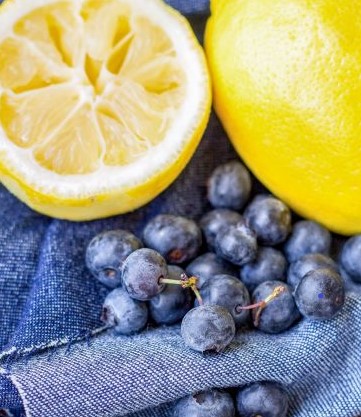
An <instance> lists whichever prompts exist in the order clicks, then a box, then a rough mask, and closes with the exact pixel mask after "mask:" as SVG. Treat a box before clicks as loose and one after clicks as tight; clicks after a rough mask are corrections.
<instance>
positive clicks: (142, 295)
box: [122, 248, 168, 300]
mask: <svg viewBox="0 0 361 417" xmlns="http://www.w3.org/2000/svg"><path fill="white" fill-rule="evenodd" d="M122 276H123V285H124V288H125V289H126V290H127V292H128V294H129V295H130V296H131V297H132V298H135V299H136V300H150V299H151V298H152V297H155V296H156V295H157V294H159V293H160V292H161V291H162V290H163V289H164V284H162V283H161V282H160V281H161V279H162V278H167V277H168V267H167V263H166V261H165V260H164V258H163V257H162V256H161V255H160V254H159V253H158V252H156V251H155V250H153V249H148V248H144V249H138V250H137V251H135V252H133V253H131V254H130V255H129V256H128V258H127V259H126V260H125V262H124V264H123V269H122Z"/></svg>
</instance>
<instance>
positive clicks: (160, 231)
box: [143, 214, 202, 264]
mask: <svg viewBox="0 0 361 417" xmlns="http://www.w3.org/2000/svg"><path fill="white" fill-rule="evenodd" d="M143 237H144V242H145V244H146V246H148V247H149V248H152V249H154V250H156V251H158V252H159V253H160V254H161V255H163V256H164V258H165V259H166V260H167V262H169V263H172V264H181V263H183V262H187V261H189V260H190V259H193V258H194V257H195V256H197V253H198V252H199V249H200V247H201V245H202V232H201V230H200V229H199V227H198V226H197V224H196V223H195V222H194V221H193V220H190V219H186V218H185V217H180V216H173V215H171V214H160V215H158V216H156V217H154V218H153V219H152V220H151V221H150V222H149V223H148V224H147V226H146V227H145V229H144V232H143Z"/></svg>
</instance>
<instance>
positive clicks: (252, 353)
mask: <svg viewBox="0 0 361 417" xmlns="http://www.w3.org/2000/svg"><path fill="white" fill-rule="evenodd" d="M0 2H1V0H0ZM169 3H171V4H172V5H173V6H175V7H178V8H179V10H181V11H182V12H183V13H186V14H188V15H190V20H191V22H192V24H193V26H194V28H195V30H196V32H197V33H198V34H199V35H201V34H202V32H203V24H204V20H205V19H204V17H205V16H206V15H207V13H208V2H207V1H201V0H199V1H197V0H195V1H187V0H183V1H182V0H171V1H169ZM202 16H203V17H202ZM234 157H235V153H234V151H233V150H232V148H231V146H230V144H229V142H228V140H227V138H226V136H225V134H224V132H223V130H222V128H221V126H220V124H219V122H218V121H217V119H216V118H215V117H214V116H212V118H211V121H210V123H209V126H208V129H207V132H206V134H205V137H204V139H203V141H202V144H201V146H200V148H199V149H198V151H197V153H196V155H195V156H194V158H193V160H192V162H191V164H190V165H189V166H188V167H187V168H186V169H185V171H184V172H183V174H182V175H181V177H180V178H179V179H178V180H177V181H176V182H175V183H174V184H173V185H172V186H171V187H170V188H169V189H168V190H167V191H165V192H164V193H163V194H162V195H160V196H159V197H158V198H157V199H156V200H154V201H153V202H152V203H151V204H149V205H148V206H146V207H144V208H142V209H140V210H138V211H136V212H134V213H131V214H128V215H126V216H117V217H113V218H110V219H105V220H99V221H94V222H87V223H72V222H67V221H61V220H53V219H49V218H47V217H44V216H42V215H39V214H37V213H34V212H33V211H32V210H30V209H29V208H27V207H26V206H24V205H23V204H22V203H20V202H19V201H18V200H17V199H16V198H14V197H13V196H12V195H10V194H9V193H8V192H7V191H6V190H5V189H4V188H3V187H2V186H0V303H1V304H0V305H1V309H0V349H1V351H2V353H1V354H0V373H1V374H0V408H1V407H4V408H12V409H17V410H18V411H16V414H17V415H20V414H22V413H23V412H24V411H21V410H22V408H23V407H25V410H26V413H27V414H26V415H27V416H31V417H68V416H79V417H93V416H95V415H96V416H101V417H115V416H120V415H126V414H127V415H128V413H131V414H129V415H132V416H133V417H135V416H137V417H148V416H152V417H153V416H158V417H170V416H171V409H172V405H171V403H170V402H171V401H173V400H176V399H177V398H180V397H182V396H184V395H186V394H189V393H191V392H194V391H198V390H202V389H206V388H210V387H232V386H236V385H242V384H244V383H247V382H250V381H257V380H261V379H270V380H277V381H280V382H282V383H284V384H285V385H286V386H287V389H288V391H289V393H290V398H291V400H290V401H291V410H290V416H296V417H313V416H315V417H316V416H317V417H356V416H358V415H361V354H360V352H361V350H360V348H361V288H360V287H361V285H360V286H358V285H353V286H352V285H350V286H349V289H350V292H349V293H348V298H347V303H346V307H345V308H344V310H343V311H342V313H341V314H339V315H338V316H337V318H336V319H335V320H331V321H327V322H323V323H317V322H310V321H306V320H304V321H302V322H300V323H299V324H298V325H297V326H296V327H295V328H293V329H292V330H291V331H289V332H286V333H284V334H282V335H281V336H267V335H263V334H260V333H258V332H249V333H241V334H239V335H238V337H237V339H236V340H235V342H234V343H233V344H232V345H231V346H230V347H229V348H228V349H227V350H226V351H225V352H224V353H222V354H220V355H200V354H198V353H196V352H192V351H190V350H189V349H187V348H185V346H184V345H183V343H182V340H181V338H180V336H179V328H178V327H177V326H175V327H172V328H160V329H156V330H154V329H148V330H147V331H145V332H143V333H142V334H140V335H138V336H135V337H130V338H125V337H117V338H114V337H112V336H111V334H109V332H105V331H104V329H103V328H102V324H101V322H100V321H99V312H100V309H101V304H102V300H103V299H104V297H105V294H106V292H107V290H106V289H105V288H104V287H102V286H101V285H100V284H98V283H97V282H96V281H95V280H94V279H93V278H92V277H91V276H90V274H89V272H88V271H87V270H86V268H85V265H84V251H85V248H86V245H87V244H88V242H89V241H90V239H91V238H92V237H93V236H94V235H95V234H96V233H98V232H100V231H103V230H110V229H114V228H122V227H124V228H127V229H130V230H132V231H133V232H135V233H136V234H137V235H141V231H142V229H143V227H144V225H145V223H146V222H147V221H148V220H149V219H150V218H151V217H153V216H154V215H156V214H158V213H169V212H171V213H176V214H177V213H178V214H182V215H186V216H190V217H192V218H194V219H197V218H199V216H200V215H201V213H202V212H203V211H204V210H206V209H207V208H208V206H207V202H206V199H205V182H206V178H207V176H208V175H209V173H210V172H211V171H212V169H213V168H214V167H215V166H217V165H218V164H219V163H221V162H224V161H227V160H229V159H232V158H234ZM255 188H256V189H260V188H261V187H260V185H259V184H258V185H256V187H255ZM335 242H336V244H335V255H337V248H338V247H339V242H340V239H335ZM15 386H16V388H15ZM19 393H20V395H19ZM141 410H142V411H141ZM133 412H136V413H137V414H132V413H133Z"/></svg>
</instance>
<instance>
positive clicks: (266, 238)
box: [244, 195, 291, 246]
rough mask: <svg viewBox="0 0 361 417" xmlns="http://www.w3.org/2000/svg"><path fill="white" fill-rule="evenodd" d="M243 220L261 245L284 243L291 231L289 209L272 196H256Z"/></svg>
mask: <svg viewBox="0 0 361 417" xmlns="http://www.w3.org/2000/svg"><path fill="white" fill-rule="evenodd" d="M244 218H245V221H246V223H247V225H248V226H249V227H250V228H251V229H252V230H254V231H255V232H256V235H257V238H258V241H259V242H260V243H262V244H263V245H270V246H273V245H277V244H279V243H281V242H283V241H285V240H286V238H287V236H288V235H289V233H290V231H291V212H290V209H289V208H288V207H287V206H286V205H285V204H284V203H283V202H282V201H281V200H278V199H277V198H274V197H272V196H268V195H258V196H256V197H255V198H254V200H253V201H252V202H251V203H250V204H249V206H248V207H247V208H246V210H245V212H244Z"/></svg>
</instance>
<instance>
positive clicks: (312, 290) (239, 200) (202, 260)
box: [86, 161, 361, 417]
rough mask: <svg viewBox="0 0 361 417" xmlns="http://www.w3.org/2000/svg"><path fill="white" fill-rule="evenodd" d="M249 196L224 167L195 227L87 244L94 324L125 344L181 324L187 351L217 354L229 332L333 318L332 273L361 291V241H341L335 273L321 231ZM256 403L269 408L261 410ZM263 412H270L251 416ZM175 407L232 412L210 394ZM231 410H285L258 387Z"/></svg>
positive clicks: (243, 180)
mask: <svg viewBox="0 0 361 417" xmlns="http://www.w3.org/2000/svg"><path fill="white" fill-rule="evenodd" d="M251 192H252V183H251V176H250V174H249V172H248V171H247V170H246V168H245V167H244V165H243V164H241V163H240V162H239V161H232V162H229V163H227V164H224V165H221V166H219V167H218V168H217V169H216V170H215V171H214V172H213V174H212V175H211V177H210V179H209V181H208V200H209V202H210V203H211V205H212V209H211V210H210V211H209V212H207V213H205V214H204V215H203V216H202V217H201V218H200V219H199V221H198V223H196V222H195V221H193V220H191V219H187V218H184V217H181V216H175V215H171V214H162V215H158V216H156V217H154V218H153V219H151V220H150V221H149V223H148V224H147V225H146V227H145V228H144V230H143V237H142V240H140V239H138V238H137V237H136V236H134V235H133V234H132V233H130V232H128V231H124V230H115V231H108V232H104V233H101V234H99V235H97V236H96V237H94V239H93V240H92V241H91V242H90V244H89V245H88V248H87V252H86V264H87V266H88V268H89V270H90V271H91V272H92V274H93V275H94V276H95V277H96V278H97V279H98V280H99V281H100V282H101V283H102V284H104V285H106V286H107V287H109V288H110V289H112V291H111V292H110V293H109V294H108V296H107V297H106V299H105V301H104V305H103V312H102V320H103V321H104V322H105V323H106V324H107V325H109V326H112V327H114V331H115V333H117V334H125V335H129V334H133V333H136V332H139V331H141V330H142V329H143V328H144V327H145V326H146V325H147V323H149V322H152V323H153V324H159V325H171V324H174V323H177V322H179V321H181V335H182V338H183V340H184V343H185V344H186V345H187V346H188V347H190V348H191V349H193V350H196V351H199V352H212V351H213V352H221V351H223V350H224V349H225V348H226V347H227V346H228V345H229V344H230V343H231V342H232V340H233V339H234V337H235V334H236V331H237V329H243V330H244V331H246V330H247V328H249V327H250V326H253V327H254V328H256V329H258V330H260V331H263V332H266V333H273V334H275V333H280V332H283V331H285V330H287V329H289V328H290V327H291V326H293V325H294V324H295V323H296V322H297V321H298V320H299V319H300V318H301V317H302V316H303V317H305V318H307V319H313V320H326V319H330V318H332V317H334V316H335V315H336V314H337V313H338V312H339V310H340V309H341V308H342V306H343V304H344V299H345V289H344V281H343V278H342V277H341V274H340V267H341V269H342V270H343V271H345V273H347V274H348V275H349V276H350V278H351V279H353V280H354V281H355V282H358V283H361V236H355V237H353V238H351V239H349V240H348V241H347V242H346V244H345V245H344V247H343V250H342V253H341V257H340V265H338V264H337V263H336V262H335V261H334V260H332V259H331V257H330V248H331V239H332V237H331V234H330V232H329V231H328V230H327V229H325V228H324V227H323V226H321V225H320V224H318V223H316V222H313V221H309V220H301V221H296V222H295V223H294V224H292V213H291V211H290V210H289V208H288V207H287V206H286V205H285V204H284V203H283V202H282V201H280V200H279V199H277V198H275V197H274V196H272V195H268V194H259V195H256V196H255V197H254V198H253V199H250V196H251ZM241 210H242V211H241ZM262 396H266V397H267V398H270V399H269V401H268V400H267V402H262V401H261V400H260V398H263V397H262ZM263 403H264V404H266V403H267V404H268V405H270V410H266V411H265V410H264V409H262V407H261V408H257V407H259V406H260V404H263ZM179 404H180V405H179V406H178V407H177V408H176V410H177V411H176V414H175V416H178V417H181V416H183V415H184V416H187V417H192V416H194V417H202V416H203V415H204V416H205V415H209V414H207V409H210V408H212V410H213V409H217V407H219V408H220V409H222V410H223V411H222V413H220V414H214V415H215V416H218V415H219V416H233V415H234V413H235V411H234V409H235V408H234V405H233V400H232V398H231V396H230V395H229V394H227V393H222V392H218V391H210V392H204V393H200V394H197V395H194V396H191V397H188V398H185V399H183V400H182V401H181V402H180V403H179ZM237 408H238V411H239V413H240V415H242V416H248V415H249V416H254V415H269V416H273V415H275V416H276V415H277V416H283V415H285V413H286V411H285V410H287V401H286V400H285V395H284V392H283V390H282V389H281V388H280V387H278V386H275V385H274V384H271V383H266V382H264V383H257V384H254V385H252V386H247V387H245V388H243V389H241V390H240V391H239V393H238V395H237ZM184 410H186V411H184ZM272 410H273V411H272ZM275 410H276V411H275ZM267 413H268V414H267ZM212 415H213V414H212Z"/></svg>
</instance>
